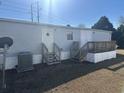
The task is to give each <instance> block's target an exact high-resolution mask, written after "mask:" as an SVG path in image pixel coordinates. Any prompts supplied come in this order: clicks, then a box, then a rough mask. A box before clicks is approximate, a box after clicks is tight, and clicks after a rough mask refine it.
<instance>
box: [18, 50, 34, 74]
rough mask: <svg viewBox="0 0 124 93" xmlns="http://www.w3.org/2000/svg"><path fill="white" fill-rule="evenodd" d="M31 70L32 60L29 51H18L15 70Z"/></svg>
mask: <svg viewBox="0 0 124 93" xmlns="http://www.w3.org/2000/svg"><path fill="white" fill-rule="evenodd" d="M29 70H33V61H32V53H31V52H20V53H18V66H17V72H25V71H29Z"/></svg>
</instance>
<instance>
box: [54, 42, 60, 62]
mask: <svg viewBox="0 0 124 93" xmlns="http://www.w3.org/2000/svg"><path fill="white" fill-rule="evenodd" d="M53 51H54V53H55V55H56V56H57V57H58V58H59V61H60V60H61V49H60V48H59V46H58V45H57V44H56V43H53Z"/></svg>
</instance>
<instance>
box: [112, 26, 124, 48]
mask: <svg viewBox="0 0 124 93" xmlns="http://www.w3.org/2000/svg"><path fill="white" fill-rule="evenodd" d="M112 40H115V41H116V43H117V45H118V46H119V48H124V25H120V26H119V27H118V28H117V31H114V32H113V33H112Z"/></svg>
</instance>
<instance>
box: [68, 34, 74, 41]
mask: <svg viewBox="0 0 124 93" xmlns="http://www.w3.org/2000/svg"><path fill="white" fill-rule="evenodd" d="M67 40H73V32H68V33H67Z"/></svg>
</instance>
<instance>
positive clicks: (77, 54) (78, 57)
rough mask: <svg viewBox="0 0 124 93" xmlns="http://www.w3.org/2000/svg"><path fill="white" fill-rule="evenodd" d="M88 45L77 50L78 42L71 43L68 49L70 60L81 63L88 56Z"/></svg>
mask: <svg viewBox="0 0 124 93" xmlns="http://www.w3.org/2000/svg"><path fill="white" fill-rule="evenodd" d="M88 50H89V49H88V43H86V44H85V45H84V46H82V47H81V48H79V42H73V44H72V47H71V49H70V55H71V60H72V61H74V62H83V61H84V58H85V57H86V56H87V54H88Z"/></svg>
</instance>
